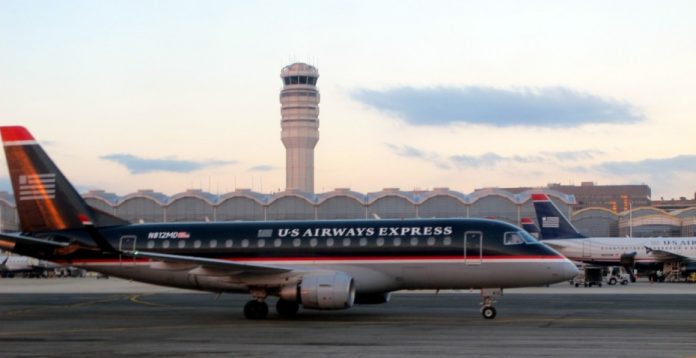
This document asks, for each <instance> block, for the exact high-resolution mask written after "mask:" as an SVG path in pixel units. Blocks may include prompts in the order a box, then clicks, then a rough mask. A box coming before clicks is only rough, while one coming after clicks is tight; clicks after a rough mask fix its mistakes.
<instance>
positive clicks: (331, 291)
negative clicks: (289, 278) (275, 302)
mask: <svg viewBox="0 0 696 358" xmlns="http://www.w3.org/2000/svg"><path fill="white" fill-rule="evenodd" d="M280 298H281V299H283V300H287V301H293V302H298V303H300V304H302V306H304V308H311V309H319V310H340V309H345V308H350V307H352V306H353V303H354V302H355V285H354V284H353V278H352V277H350V276H348V275H346V274H344V273H342V272H333V273H326V274H310V275H307V276H304V277H302V281H301V282H299V283H298V284H297V285H291V286H285V287H283V288H282V289H281V290H280Z"/></svg>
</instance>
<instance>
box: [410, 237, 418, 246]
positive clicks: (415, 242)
mask: <svg viewBox="0 0 696 358" xmlns="http://www.w3.org/2000/svg"><path fill="white" fill-rule="evenodd" d="M416 245H418V238H417V237H412V238H411V246H416Z"/></svg>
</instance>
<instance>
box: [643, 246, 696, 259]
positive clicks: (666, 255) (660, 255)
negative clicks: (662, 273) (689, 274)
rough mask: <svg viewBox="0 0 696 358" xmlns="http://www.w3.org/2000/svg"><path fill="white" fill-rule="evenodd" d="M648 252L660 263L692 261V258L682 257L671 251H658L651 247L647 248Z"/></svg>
mask: <svg viewBox="0 0 696 358" xmlns="http://www.w3.org/2000/svg"><path fill="white" fill-rule="evenodd" d="M645 249H646V250H647V252H648V253H649V254H651V255H653V256H655V258H656V259H657V260H659V261H690V260H692V258H690V257H688V256H684V255H680V254H677V253H674V252H671V251H669V250H656V249H653V248H651V247H649V246H645Z"/></svg>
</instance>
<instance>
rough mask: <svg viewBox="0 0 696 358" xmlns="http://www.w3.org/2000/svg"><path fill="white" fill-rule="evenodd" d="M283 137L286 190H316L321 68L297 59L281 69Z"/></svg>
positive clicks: (309, 191) (281, 125) (281, 122)
mask: <svg viewBox="0 0 696 358" xmlns="http://www.w3.org/2000/svg"><path fill="white" fill-rule="evenodd" d="M280 78H281V79H282V80H283V89H282V90H281V91H280V105H281V107H280V114H281V120H280V127H281V128H282V130H281V139H282V140H283V145H284V146H285V185H286V190H300V191H304V192H308V193H314V147H315V146H316V145H317V142H318V141H319V90H317V79H318V78H319V71H318V70H317V69H316V67H314V66H311V65H308V64H306V63H293V64H291V65H288V66H285V67H283V69H282V70H281V71H280Z"/></svg>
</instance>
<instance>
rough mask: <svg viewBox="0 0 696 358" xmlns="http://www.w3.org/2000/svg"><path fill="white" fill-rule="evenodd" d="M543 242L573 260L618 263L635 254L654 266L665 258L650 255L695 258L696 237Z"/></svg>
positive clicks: (641, 263)
mask: <svg viewBox="0 0 696 358" xmlns="http://www.w3.org/2000/svg"><path fill="white" fill-rule="evenodd" d="M543 242H544V243H546V244H548V245H550V246H552V247H554V248H555V249H557V250H558V251H559V252H561V253H562V254H563V255H565V256H566V257H568V258H569V259H571V260H574V261H581V262H586V263H596V264H604V265H619V264H620V263H621V257H622V256H623V255H626V254H631V253H634V252H635V253H636V255H635V263H636V264H638V265H657V264H661V263H662V262H664V261H665V260H664V259H663V258H661V257H659V256H656V255H655V254H653V252H655V251H656V250H664V251H669V252H671V253H674V254H677V255H681V256H684V257H696V238H694V237H673V238H662V237H660V238H643V237H630V238H628V237H587V238H580V239H549V240H544V241H543Z"/></svg>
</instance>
